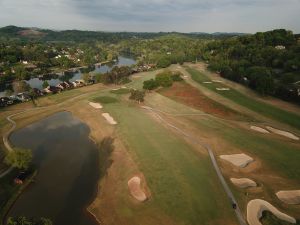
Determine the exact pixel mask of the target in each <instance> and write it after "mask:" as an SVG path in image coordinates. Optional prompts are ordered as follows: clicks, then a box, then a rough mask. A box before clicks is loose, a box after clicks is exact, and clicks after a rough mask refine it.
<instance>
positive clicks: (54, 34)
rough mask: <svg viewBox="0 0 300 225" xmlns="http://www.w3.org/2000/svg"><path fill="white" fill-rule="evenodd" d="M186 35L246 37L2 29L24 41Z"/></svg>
mask: <svg viewBox="0 0 300 225" xmlns="http://www.w3.org/2000/svg"><path fill="white" fill-rule="evenodd" d="M170 34H173V35H184V36H187V37H191V38H205V39H213V38H226V37H232V36H242V35H246V34H243V33H222V32H215V33H212V34H210V33H205V32H191V33H180V32H126V31H122V32H107V31H84V30H76V29H73V30H61V31H57V30H50V29H42V28H37V27H17V26H14V25H10V26H6V27H2V28H0V38H1V37H4V38H18V39H22V40H40V41H94V40H100V41H108V40H109V41H111V39H113V40H115V41H118V40H120V39H132V38H156V37H160V36H166V35H170Z"/></svg>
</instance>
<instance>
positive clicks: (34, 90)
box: [32, 88, 43, 96]
mask: <svg viewBox="0 0 300 225" xmlns="http://www.w3.org/2000/svg"><path fill="white" fill-rule="evenodd" d="M32 92H33V93H34V94H35V95H36V96H42V95H43V92H42V91H41V90H40V89H38V88H33V89H32Z"/></svg>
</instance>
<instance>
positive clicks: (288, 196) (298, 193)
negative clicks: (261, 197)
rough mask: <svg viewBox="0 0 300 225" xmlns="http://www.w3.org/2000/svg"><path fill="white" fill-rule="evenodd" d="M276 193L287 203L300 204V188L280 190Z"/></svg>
mask: <svg viewBox="0 0 300 225" xmlns="http://www.w3.org/2000/svg"><path fill="white" fill-rule="evenodd" d="M276 195H277V197H278V198H279V199H280V200H281V201H283V202H284V203H286V204H293V205H298V204H300V190H293V191H279V192H277V193H276Z"/></svg>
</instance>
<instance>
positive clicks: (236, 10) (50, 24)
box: [0, 0, 300, 32]
mask: <svg viewBox="0 0 300 225" xmlns="http://www.w3.org/2000/svg"><path fill="white" fill-rule="evenodd" d="M299 11H300V0H185V1H182V0H110V1H104V0H48V1H41V0H26V1H20V0H0V25H2V26H4V25H8V24H16V25H23V26H38V27H47V28H55V29H72V28H76V29H85V30H86V29H90V30H108V31H123V30H127V31H182V32H189V31H205V32H214V31H228V32H231V31H239V32H255V31H263V30H269V29H274V28H281V27H282V28H287V29H291V30H293V31H295V32H300V24H299V23H298V22H297V20H298V12H299Z"/></svg>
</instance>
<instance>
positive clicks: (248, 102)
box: [186, 67, 300, 129]
mask: <svg viewBox="0 0 300 225" xmlns="http://www.w3.org/2000/svg"><path fill="white" fill-rule="evenodd" d="M186 70H187V72H188V73H189V74H190V75H191V77H192V79H193V80H194V81H196V82H197V83H199V84H201V85H202V86H204V87H206V88H208V89H210V90H211V91H213V92H216V93H218V94H220V95H222V96H224V97H225V98H228V99H230V100H231V101H233V102H235V103H237V104H239V105H241V106H244V107H246V108H248V109H250V110H252V111H254V112H257V113H260V114H261V115H264V116H266V117H269V118H271V119H274V120H277V121H279V122H283V123H286V124H288V125H290V126H292V127H295V128H297V129H300V116H298V115H296V114H294V113H291V112H288V111H285V110H282V109H279V108H277V107H275V106H272V105H269V104H266V103H264V102H260V101H257V100H255V99H253V98H251V97H248V96H246V95H244V94H242V93H241V92H239V91H237V90H235V89H232V88H230V91H223V92H222V93H220V91H218V90H216V88H218V87H225V88H227V86H226V85H224V84H219V83H212V84H205V85H204V84H203V82H205V81H210V79H209V78H208V77H207V76H206V75H204V74H203V73H201V72H199V71H198V70H196V69H193V68H190V67H188V68H186ZM228 88H229V87H228Z"/></svg>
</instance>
